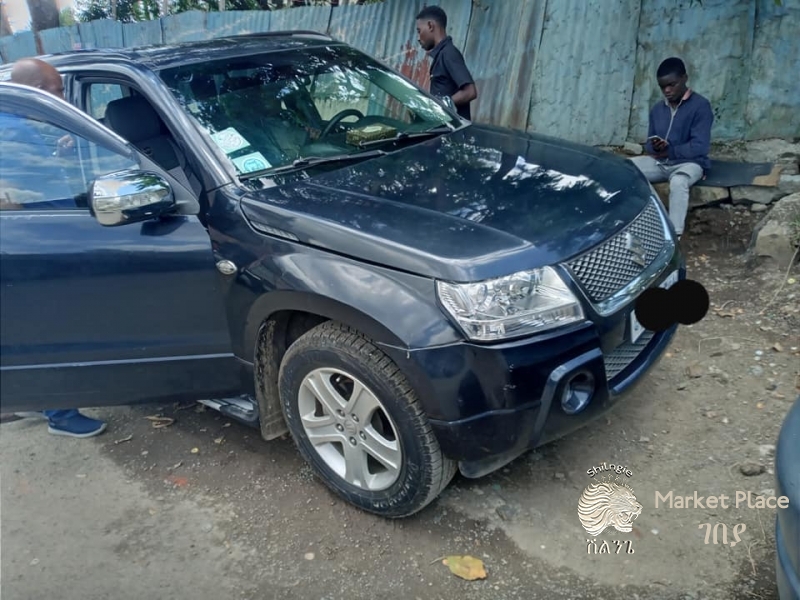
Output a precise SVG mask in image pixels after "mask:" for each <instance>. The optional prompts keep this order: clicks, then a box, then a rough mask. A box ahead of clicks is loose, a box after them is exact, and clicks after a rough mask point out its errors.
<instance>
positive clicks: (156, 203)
mask: <svg viewBox="0 0 800 600" xmlns="http://www.w3.org/2000/svg"><path fill="white" fill-rule="evenodd" d="M174 207H175V196H174V194H173V191H172V187H171V186H170V184H169V183H168V182H167V181H166V180H165V179H164V178H163V177H161V176H160V175H158V174H156V173H150V172H146V171H119V172H117V173H111V174H110V175H104V176H102V177H98V178H97V179H95V180H94V181H93V182H92V185H91V186H90V187H89V211H90V212H91V213H92V216H94V218H95V219H97V221H98V222H99V223H100V224H101V225H105V226H107V227H113V226H116V225H125V224H127V223H138V222H141V221H147V220H150V219H153V218H156V217H159V216H161V215H163V214H165V213H167V212H169V211H171V210H173V209H174Z"/></svg>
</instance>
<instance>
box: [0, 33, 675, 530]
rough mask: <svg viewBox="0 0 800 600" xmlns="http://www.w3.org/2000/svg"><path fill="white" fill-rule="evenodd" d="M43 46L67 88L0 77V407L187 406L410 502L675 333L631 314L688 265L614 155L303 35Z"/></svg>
mask: <svg viewBox="0 0 800 600" xmlns="http://www.w3.org/2000/svg"><path fill="white" fill-rule="evenodd" d="M44 58H45V59H46V60H47V61H48V62H50V63H51V64H52V65H53V66H55V67H56V68H58V69H59V71H60V72H61V73H62V75H63V77H64V86H65V95H66V97H67V99H68V102H63V101H61V100H60V99H57V98H54V97H52V96H48V95H46V94H45V93H44V92H41V91H39V90H35V89H30V88H25V87H20V86H15V85H13V84H9V83H0V94H2V104H1V105H0V112H1V113H2V114H0V118H2V121H3V123H2V127H1V128H0V129H2V134H0V138H1V139H0V144H2V146H0V209H2V210H0V227H1V228H2V229H1V230H0V266H1V267H2V286H1V287H0V294H2V297H1V298H0V307H1V308H2V323H0V332H1V336H2V338H1V339H2V352H1V357H2V373H0V381H2V408H3V410H4V411H14V410H32V409H44V408H69V407H83V406H107V405H114V404H135V403H143V402H160V401H178V400H197V401H201V402H204V403H205V404H207V405H209V406H212V407H214V408H216V409H218V410H219V411H221V412H222V413H224V414H225V415H228V416H230V417H233V418H236V419H238V420H240V421H244V422H246V423H249V424H251V425H253V426H254V427H257V428H258V429H259V430H260V432H261V435H262V436H263V437H264V439H267V440H269V439H273V438H275V437H278V436H280V435H282V434H284V433H285V432H286V431H287V430H288V431H289V432H290V433H291V435H292V436H293V438H294V440H295V442H296V443H297V446H298V448H299V450H300V452H301V453H302V455H303V456H304V457H305V458H306V459H307V460H308V462H309V463H310V464H311V465H312V466H313V467H314V469H315V470H316V472H317V473H318V474H319V476H320V477H321V478H322V480H323V481H324V482H325V483H326V484H327V485H328V486H330V487H331V488H332V489H333V490H334V491H335V492H336V493H338V494H339V495H340V496H342V497H343V498H345V499H347V500H348V501H350V502H352V503H353V504H355V505H357V506H358V507H360V508H362V509H364V510H367V511H371V512H374V513H377V514H380V515H384V516H387V517H402V516H406V515H410V514H412V513H414V512H416V511H418V510H420V509H421V508H423V507H424V506H426V505H427V504H428V503H429V502H431V501H432V500H433V499H434V498H436V496H437V495H438V494H439V493H440V492H441V491H442V490H443V489H444V488H445V486H446V485H447V484H448V482H449V481H450V480H451V478H452V477H453V475H454V473H455V471H456V469H457V468H458V469H459V470H460V471H461V473H462V474H463V475H464V476H466V477H480V476H482V475H485V474H487V473H490V472H492V471H493V470H495V469H497V468H499V467H501V466H503V465H504V464H506V463H508V462H509V461H511V460H513V459H514V458H515V457H517V456H519V455H520V454H522V453H524V452H525V451H527V450H529V449H531V448H534V447H536V446H539V445H541V444H544V443H547V442H548V441H550V440H553V439H556V438H558V437H561V436H563V435H565V434H567V433H568V432H570V431H572V430H575V429H577V428H579V427H582V426H583V425H585V424H586V423H588V422H589V421H591V420H592V419H594V418H595V417H597V416H598V415H600V414H602V413H603V412H604V411H606V410H607V409H608V408H609V407H610V406H612V405H613V404H614V403H615V401H616V400H617V399H618V398H620V397H621V396H622V395H623V394H624V393H625V392H626V391H628V390H629V389H630V388H631V387H632V385H633V384H634V383H636V382H637V381H638V380H640V379H641V378H642V377H643V376H644V374H645V373H646V372H647V371H648V370H649V369H650V368H651V367H652V366H653V365H654V364H655V362H656V361H657V359H658V358H659V357H660V356H661V355H662V354H663V353H664V350H665V348H666V347H667V345H668V343H669V341H670V339H671V337H672V335H673V334H674V331H675V327H672V328H670V329H668V330H666V331H663V332H653V331H649V330H647V329H645V328H643V327H642V326H641V325H640V324H639V322H638V321H637V319H636V316H635V315H634V312H633V309H634V301H635V299H636V298H637V297H638V296H639V295H640V294H641V293H642V291H643V290H645V289H647V288H650V287H654V286H662V287H668V286H670V285H671V284H672V283H674V282H675V281H677V280H679V279H683V278H685V271H684V265H683V260H682V257H681V254H680V251H679V249H678V247H677V244H676V241H675V236H674V230H673V229H672V226H671V225H670V222H669V219H668V217H667V215H666V213H665V210H664V207H663V206H662V204H661V202H660V201H659V199H658V197H657V195H656V194H655V193H654V191H653V189H652V187H651V186H650V185H649V184H648V182H647V181H646V180H645V179H644V178H643V177H642V176H641V175H640V173H639V171H638V170H637V169H636V168H635V166H634V165H633V164H632V163H630V162H629V161H627V160H624V159H622V158H618V157H615V156H613V155H611V154H609V153H605V152H601V151H598V150H595V149H592V148H590V147H586V146H581V145H577V144H573V143H568V142H565V141H561V140H558V139H553V138H549V137H546V136H542V135H534V134H528V133H522V132H515V131H509V130H506V129H501V128H497V127H488V126H483V125H478V124H473V123H469V122H467V121H464V120H462V119H460V118H459V117H458V115H457V114H456V113H455V112H454V111H453V110H452V107H451V105H450V104H449V103H447V102H445V101H442V100H439V99H436V98H433V97H431V96H430V95H429V94H427V93H425V92H424V91H422V90H420V89H419V88H417V87H416V86H415V85H414V84H413V83H411V82H410V81H409V80H408V79H406V78H404V77H403V76H402V75H400V74H399V73H397V72H396V71H393V70H392V69H390V68H388V67H386V66H385V65H383V64H381V63H380V62H378V61H376V60H374V59H372V58H370V57H369V56H366V55H365V54H363V53H361V52H359V51H357V50H355V49H353V48H351V47H349V46H348V45H346V44H343V43H340V42H338V41H336V40H333V39H331V38H329V37H326V36H322V35H319V34H314V33H311V32H286V33H280V34H262V35H252V36H240V37H232V38H225V39H216V40H212V41H204V42H196V43H190V44H184V45H180V46H161V47H153V48H141V49H130V50H119V51H117V50H102V51H78V52H74V53H67V54H63V55H56V56H48V57H44ZM3 77H4V78H6V79H7V78H8V69H7V68H6V70H5V71H4V73H3ZM65 135H68V136H71V138H72V139H73V141H74V144H72V146H71V148H72V150H71V151H70V152H67V153H64V152H59V151H56V150H55V149H56V147H57V146H58V144H57V141H58V140H59V139H62V138H63V137H64V136H65Z"/></svg>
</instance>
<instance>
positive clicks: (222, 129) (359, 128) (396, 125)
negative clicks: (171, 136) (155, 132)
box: [161, 46, 461, 177]
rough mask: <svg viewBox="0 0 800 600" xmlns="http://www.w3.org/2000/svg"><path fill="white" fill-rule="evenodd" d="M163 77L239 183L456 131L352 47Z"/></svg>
mask: <svg viewBox="0 0 800 600" xmlns="http://www.w3.org/2000/svg"><path fill="white" fill-rule="evenodd" d="M161 77H162V79H163V80H164V81H165V82H166V84H167V86H169V88H170V89H171V90H172V92H173V94H175V96H176V97H177V98H178V100H179V102H181V104H182V105H183V106H184V108H185V109H186V111H187V112H188V113H189V114H190V115H192V116H193V117H194V118H195V119H196V120H197V121H198V122H199V123H200V124H201V126H202V127H203V128H204V129H205V130H206V131H207V132H208V134H209V135H210V136H211V139H212V140H213V141H214V142H215V143H216V144H217V146H219V148H220V149H221V150H222V152H223V153H225V155H226V156H227V157H228V158H229V159H230V160H231V162H232V163H233V165H234V166H235V168H236V170H237V172H238V173H239V174H240V176H243V177H244V176H246V175H247V174H248V173H256V172H259V174H260V173H261V172H263V171H264V170H269V169H273V168H274V169H278V168H280V167H285V166H287V165H291V164H292V163H294V162H295V161H298V159H304V158H311V157H314V158H324V157H337V156H338V157H341V155H343V154H348V155H349V154H358V153H362V152H363V153H367V152H368V151H369V150H368V148H367V147H368V146H369V147H370V148H372V149H374V148H375V146H376V143H380V140H384V139H391V138H396V137H397V136H398V135H399V136H400V138H403V139H405V140H419V139H425V138H424V136H408V137H406V135H405V134H413V133H421V132H425V131H429V130H431V129H434V130H437V129H438V130H444V131H446V130H447V129H446V128H447V127H457V126H459V125H460V124H461V123H460V121H459V120H458V119H457V118H456V117H454V116H453V115H451V114H449V113H448V112H447V111H446V110H445V109H444V108H442V107H441V106H440V105H439V104H438V103H437V102H435V101H434V100H432V99H431V98H429V97H427V96H425V95H424V94H423V93H421V92H420V91H419V90H418V89H417V88H416V87H414V85H412V84H411V83H409V82H408V81H406V80H405V79H403V78H402V77H401V76H400V75H398V74H397V73H395V72H393V71H391V70H388V69H387V68H385V67H383V66H381V65H380V64H379V63H377V62H376V61H374V60H372V59H370V58H369V57H368V56H366V55H365V54H363V53H361V52H359V51H357V50H354V49H352V48H349V47H342V46H326V47H317V48H309V49H300V50H298V49H292V50H291V51H282V52H270V53H265V54H260V55H249V56H244V57H236V58H230V59H225V60H218V61H209V62H204V63H198V64H192V65H187V66H182V67H178V68H174V69H169V70H165V71H162V72H161ZM387 143H388V142H387ZM404 143H408V141H406V142H404ZM371 154H374V153H371ZM365 158H366V156H365ZM298 164H299V163H298Z"/></svg>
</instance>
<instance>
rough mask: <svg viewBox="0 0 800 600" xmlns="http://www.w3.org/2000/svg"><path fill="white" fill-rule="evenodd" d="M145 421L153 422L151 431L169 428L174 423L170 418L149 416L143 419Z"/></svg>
mask: <svg viewBox="0 0 800 600" xmlns="http://www.w3.org/2000/svg"><path fill="white" fill-rule="evenodd" d="M145 419H147V420H148V421H152V422H153V429H161V428H163V427H169V426H170V425H172V424H173V423H174V422H175V419H171V418H170V417H156V416H150V417H145Z"/></svg>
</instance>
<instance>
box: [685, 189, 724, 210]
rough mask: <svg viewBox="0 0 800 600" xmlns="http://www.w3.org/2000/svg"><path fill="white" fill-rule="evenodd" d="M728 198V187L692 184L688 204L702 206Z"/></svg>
mask: <svg viewBox="0 0 800 600" xmlns="http://www.w3.org/2000/svg"><path fill="white" fill-rule="evenodd" d="M728 198H730V192H729V191H728V188H720V187H711V186H693V187H692V188H691V190H690V191H689V204H690V205H691V206H702V205H704V204H713V203H714V202H721V201H723V200H727V199H728Z"/></svg>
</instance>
